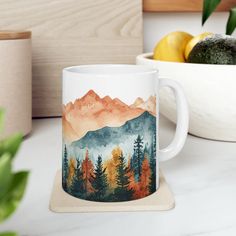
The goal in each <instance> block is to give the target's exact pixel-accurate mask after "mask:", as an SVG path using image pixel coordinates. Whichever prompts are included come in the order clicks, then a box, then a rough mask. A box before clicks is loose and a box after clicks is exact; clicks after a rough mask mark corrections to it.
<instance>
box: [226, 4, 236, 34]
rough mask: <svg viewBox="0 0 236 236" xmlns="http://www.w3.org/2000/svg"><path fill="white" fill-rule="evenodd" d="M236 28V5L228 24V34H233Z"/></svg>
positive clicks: (231, 11) (230, 14)
mask: <svg viewBox="0 0 236 236" xmlns="http://www.w3.org/2000/svg"><path fill="white" fill-rule="evenodd" d="M235 28H236V7H234V8H232V9H231V10H230V13H229V18H228V21H227V26H226V34H228V35H231V34H232V33H233V32H234V30H235Z"/></svg>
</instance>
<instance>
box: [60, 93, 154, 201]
mask: <svg viewBox="0 0 236 236" xmlns="http://www.w3.org/2000/svg"><path fill="white" fill-rule="evenodd" d="M155 115H156V98H155V97H154V96H150V97H149V99H148V100H147V101H144V100H143V99H142V98H137V99H136V100H135V102H134V103H133V104H131V105H127V104H125V103H123V102H122V101H121V100H119V99H118V98H115V99H111V98H110V97H109V96H105V97H104V98H101V97H99V96H98V95H97V94H96V93H95V92H94V91H93V90H90V91H89V92H88V93H86V94H85V95H84V96H83V97H81V98H79V99H77V100H76V101H75V102H74V103H72V102H70V103H68V104H67V105H65V106H64V107H63V135H64V141H63V142H64V143H63V144H64V151H63V165H62V167H63V168H62V169H63V173H62V176H63V177H62V185H63V189H64V190H65V191H66V192H68V193H69V194H71V195H73V196H75V197H78V198H82V199H86V200H92V201H100V202H119V201H129V200H135V199H139V198H143V197H145V196H148V195H150V194H152V193H153V192H155V190H156V117H155Z"/></svg>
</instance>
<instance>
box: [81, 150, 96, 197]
mask: <svg viewBox="0 0 236 236" xmlns="http://www.w3.org/2000/svg"><path fill="white" fill-rule="evenodd" d="M93 170H94V167H93V163H92V161H91V160H90V158H89V152H88V150H86V154H85V159H84V160H83V162H82V173H83V180H84V186H85V192H86V196H88V195H89V194H90V193H91V192H93V187H92V185H91V183H90V181H89V180H90V178H91V177H92V176H93Z"/></svg>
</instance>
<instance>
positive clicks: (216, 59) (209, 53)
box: [187, 34, 236, 65]
mask: <svg viewBox="0 0 236 236" xmlns="http://www.w3.org/2000/svg"><path fill="white" fill-rule="evenodd" d="M187 62H189V63H201V64H221V65H236V38H234V37H231V36H227V35H218V34H216V35H213V36H210V37H207V38H205V39H203V40H201V41H199V42H198V43H197V44H196V45H195V46H194V47H193V49H192V51H191V52H190V54H189V57H188V60H187Z"/></svg>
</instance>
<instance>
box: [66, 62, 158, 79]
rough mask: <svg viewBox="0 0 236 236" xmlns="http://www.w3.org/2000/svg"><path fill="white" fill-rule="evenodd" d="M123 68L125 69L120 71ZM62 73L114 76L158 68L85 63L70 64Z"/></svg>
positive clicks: (143, 73) (134, 73)
mask: <svg viewBox="0 0 236 236" xmlns="http://www.w3.org/2000/svg"><path fill="white" fill-rule="evenodd" d="M122 69H123V70H125V71H122ZM63 73H69V74H73V75H83V76H86V75H87V76H91V75H93V76H111V75H112V76H114V75H120V76H121V75H123V76H124V75H147V74H154V73H158V69H157V68H156V67H154V66H150V65H135V64H87V65H77V66H70V67H66V68H64V69H63Z"/></svg>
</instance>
